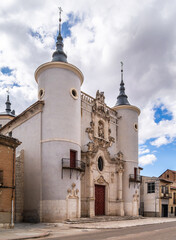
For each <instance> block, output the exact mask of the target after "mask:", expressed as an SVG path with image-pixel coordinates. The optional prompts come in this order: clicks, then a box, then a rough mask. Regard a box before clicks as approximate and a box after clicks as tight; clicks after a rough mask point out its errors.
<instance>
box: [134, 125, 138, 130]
mask: <svg viewBox="0 0 176 240" xmlns="http://www.w3.org/2000/svg"><path fill="white" fill-rule="evenodd" d="M134 129H135V130H136V131H138V124H137V123H135V124H134Z"/></svg>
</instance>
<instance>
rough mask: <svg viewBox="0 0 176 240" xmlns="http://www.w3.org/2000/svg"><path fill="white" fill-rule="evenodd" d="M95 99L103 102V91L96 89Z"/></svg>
mask: <svg viewBox="0 0 176 240" xmlns="http://www.w3.org/2000/svg"><path fill="white" fill-rule="evenodd" d="M96 99H97V100H99V101H100V102H102V103H104V100H105V96H104V92H99V90H98V91H97V93H96Z"/></svg>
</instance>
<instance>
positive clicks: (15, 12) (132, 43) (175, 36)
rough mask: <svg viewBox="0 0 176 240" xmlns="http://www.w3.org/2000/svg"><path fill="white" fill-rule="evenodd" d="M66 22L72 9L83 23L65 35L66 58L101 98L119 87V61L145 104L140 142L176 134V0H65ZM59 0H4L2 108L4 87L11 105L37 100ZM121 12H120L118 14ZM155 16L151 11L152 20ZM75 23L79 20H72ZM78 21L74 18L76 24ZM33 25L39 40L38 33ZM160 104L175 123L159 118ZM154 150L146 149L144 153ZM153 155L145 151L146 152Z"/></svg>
mask: <svg viewBox="0 0 176 240" xmlns="http://www.w3.org/2000/svg"><path fill="white" fill-rule="evenodd" d="M59 4H60V5H61V6H62V8H63V10H64V12H63V14H62V19H63V21H66V20H69V19H68V16H67V14H68V13H72V14H73V15H74V17H75V18H76V17H78V18H79V19H80V21H78V22H75V24H74V25H73V26H72V27H71V29H70V31H71V36H70V37H67V38H66V39H64V50H65V52H67V55H68V61H69V62H70V63H72V64H74V65H76V66H77V67H78V68H80V70H81V71H82V72H83V74H84V76H85V80H84V84H83V86H82V90H83V91H85V92H87V93H88V94H90V95H92V96H95V93H96V90H97V89H100V90H101V91H104V92H105V96H106V102H107V103H108V105H109V106H113V105H114V104H115V102H116V97H117V95H118V93H119V83H120V61H124V81H125V87H126V93H127V95H128V97H129V98H128V99H129V102H130V103H131V104H133V105H136V106H138V107H140V108H141V116H140V129H139V130H140V131H139V134H140V136H139V137H140V138H139V140H140V143H141V144H144V143H145V142H146V140H149V139H151V138H153V139H155V140H154V141H151V142H152V143H153V144H154V146H161V145H162V144H166V143H167V142H166V140H165V139H171V140H174V138H176V108H175V106H176V97H175V89H176V81H175V76H176V67H175V66H176V48H175V42H176V29H175V28H173V26H174V24H175V15H176V2H173V1H172V2H171V3H169V2H168V1H162V2H161V1H160V0H148V1H145V0H141V1H140V4H139V1H138V0H133V1H129V0H124V1H123V4H122V3H121V1H120V0H111V1H106V0H101V1H97V0H91V1H86V0H72V1H70V0H61V1H60V2H59ZM57 7H58V6H57V3H56V1H55V0H37V1H36V0H30V1H23V0H6V1H1V3H0V36H1V44H0V68H1V67H4V66H8V67H9V68H11V69H14V72H13V74H12V76H5V75H2V74H1V75H0V111H4V106H5V105H4V103H5V99H6V87H7V86H12V85H13V83H14V82H16V83H17V84H18V85H19V86H20V87H11V89H10V93H11V96H10V98H11V101H12V108H15V109H16V110H17V113H20V112H21V111H22V110H24V109H25V108H27V107H28V106H29V105H30V104H32V103H33V102H34V101H36V100H37V84H36V82H35V80H34V71H35V69H36V68H37V67H38V66H39V65H40V64H42V63H45V62H48V61H50V60H51V56H52V53H53V51H54V48H55V41H54V36H55V34H56V32H57V29H58V8H57ZM117 13H118V14H117ZM151 16H153V17H152V18H151ZM71 21H73V19H72V20H71ZM72 23H73V22H72ZM31 30H32V31H33V32H34V33H35V32H37V33H39V34H40V36H41V38H38V37H35V35H34V36H32V35H31V34H30V32H31ZM158 102H159V103H162V104H164V106H165V107H166V108H167V109H168V111H169V112H171V113H172V115H173V119H172V120H171V121H161V122H160V123H159V124H156V123H155V122H154V111H153V107H154V105H155V104H157V103H158ZM145 153H149V148H148V150H147V149H145V150H143V154H145ZM146 156H147V155H146Z"/></svg>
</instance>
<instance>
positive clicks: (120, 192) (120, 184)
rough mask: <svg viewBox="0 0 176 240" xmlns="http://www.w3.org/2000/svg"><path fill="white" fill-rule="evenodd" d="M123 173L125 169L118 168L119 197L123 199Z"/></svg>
mask: <svg viewBox="0 0 176 240" xmlns="http://www.w3.org/2000/svg"><path fill="white" fill-rule="evenodd" d="M122 175H123V169H119V170H118V199H119V200H122Z"/></svg>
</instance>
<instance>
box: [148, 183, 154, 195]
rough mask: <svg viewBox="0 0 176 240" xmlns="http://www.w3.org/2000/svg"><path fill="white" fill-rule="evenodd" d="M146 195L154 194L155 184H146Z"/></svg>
mask: <svg viewBox="0 0 176 240" xmlns="http://www.w3.org/2000/svg"><path fill="white" fill-rule="evenodd" d="M147 193H155V183H154V182H151V183H148V186H147Z"/></svg>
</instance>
